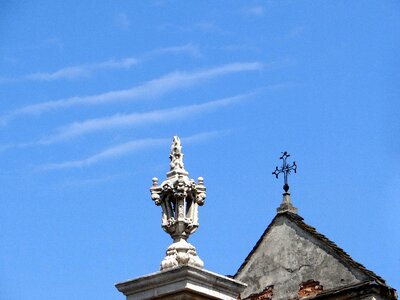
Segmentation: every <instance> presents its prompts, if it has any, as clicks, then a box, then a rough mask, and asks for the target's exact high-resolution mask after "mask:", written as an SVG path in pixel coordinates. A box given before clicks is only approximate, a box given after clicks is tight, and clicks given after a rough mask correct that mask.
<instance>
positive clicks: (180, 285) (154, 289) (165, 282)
mask: <svg viewBox="0 0 400 300" xmlns="http://www.w3.org/2000/svg"><path fill="white" fill-rule="evenodd" d="M169 158H170V164H169V165H170V170H169V172H168V173H167V178H166V179H165V180H164V181H163V182H162V183H161V184H160V185H159V184H158V179H157V178H153V185H152V187H151V188H150V192H151V199H152V200H153V201H154V203H155V204H156V205H158V206H161V208H162V217H161V226H162V228H163V229H164V231H165V232H167V233H168V234H169V235H170V236H171V238H172V240H173V242H172V244H171V245H170V246H169V247H168V248H167V251H166V256H165V258H164V259H163V260H162V262H161V267H160V271H159V272H156V273H153V274H150V275H146V276H142V277H139V278H136V279H132V280H128V281H125V282H121V283H118V284H116V287H117V289H118V290H119V291H120V292H122V293H123V294H124V295H125V296H126V299H127V300H145V299H159V300H161V299H162V300H183V299H192V300H206V299H223V300H236V299H238V296H239V295H240V293H241V292H242V291H243V290H244V289H245V288H246V284H244V283H241V282H240V281H237V280H234V279H232V278H229V277H226V276H222V275H219V274H216V273H212V272H210V271H207V270H204V269H203V266H204V263H203V261H202V260H201V259H200V258H199V257H198V255H197V252H196V249H195V247H194V246H192V245H191V244H189V243H188V242H187V239H188V238H189V236H190V235H191V234H192V233H194V232H195V231H196V230H197V228H198V227H199V222H198V207H199V205H200V206H201V205H203V204H204V201H205V198H206V188H205V186H204V180H203V178H202V177H199V178H198V180H197V183H196V182H195V181H194V180H193V179H190V178H189V173H188V172H187V171H186V170H185V167H184V164H183V153H182V146H181V142H180V139H179V137H177V136H174V138H173V141H172V145H171V154H170V156H169Z"/></svg>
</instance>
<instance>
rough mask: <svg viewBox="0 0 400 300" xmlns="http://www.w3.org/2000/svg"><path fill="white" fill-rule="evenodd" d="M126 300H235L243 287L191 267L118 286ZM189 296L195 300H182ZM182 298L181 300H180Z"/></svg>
mask: <svg viewBox="0 0 400 300" xmlns="http://www.w3.org/2000/svg"><path fill="white" fill-rule="evenodd" d="M115 286H116V288H117V289H118V290H119V291H120V292H121V293H123V294H124V295H125V296H127V300H146V299H160V300H161V299H222V300H236V299H237V298H238V296H239V295H240V293H241V292H242V291H243V290H244V289H245V288H246V284H244V283H242V282H240V281H237V280H234V279H232V278H229V277H226V276H222V275H219V274H216V273H213V272H210V271H207V270H204V269H200V268H197V267H193V266H190V265H186V266H179V267H176V268H173V269H169V270H166V271H160V272H156V273H153V274H149V275H145V276H143V277H139V278H136V279H132V280H128V281H125V282H121V283H117V284H116V285H115ZM185 294H186V295H187V294H192V295H196V297H197V298H192V297H190V298H185V297H184V295H185ZM182 297H183V298H182Z"/></svg>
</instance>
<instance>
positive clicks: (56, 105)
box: [0, 62, 263, 124]
mask: <svg viewBox="0 0 400 300" xmlns="http://www.w3.org/2000/svg"><path fill="white" fill-rule="evenodd" d="M262 68H263V64H262V63H260V62H250V63H232V64H227V65H222V66H219V67H215V68H209V69H204V70H201V71H196V72H173V73H169V74H167V75H164V76H162V77H160V78H157V79H153V80H150V81H147V82H145V83H143V84H141V85H138V86H134V87H132V88H130V89H125V90H116V91H110V92H105V93H101V94H97V95H91V96H75V97H71V98H65V99H60V100H53V101H47V102H42V103H38V104H32V105H28V106H25V107H22V108H19V109H17V110H14V111H11V112H10V113H8V114H6V115H4V116H3V117H2V118H0V121H1V123H3V124H6V123H7V122H9V121H10V120H12V119H14V118H16V117H18V116H24V115H25V116H26V115H40V114H43V113H45V112H49V111H56V110H60V109H66V108H70V107H74V106H93V105H99V104H107V103H114V102H122V101H133V100H137V99H148V98H153V97H159V96H162V95H164V94H166V93H168V92H171V91H174V90H178V89H182V88H187V87H190V86H193V85H196V84H199V83H201V82H202V81H204V80H208V79H212V78H215V77H218V76H223V75H227V74H232V73H238V72H245V71H256V70H261V69H262Z"/></svg>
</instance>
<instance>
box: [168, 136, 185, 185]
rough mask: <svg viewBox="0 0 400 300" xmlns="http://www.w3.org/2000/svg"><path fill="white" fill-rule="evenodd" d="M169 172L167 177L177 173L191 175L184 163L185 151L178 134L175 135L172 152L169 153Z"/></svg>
mask: <svg viewBox="0 0 400 300" xmlns="http://www.w3.org/2000/svg"><path fill="white" fill-rule="evenodd" d="M169 159H170V163H169V172H168V173H167V178H170V177H173V176H174V175H176V174H182V175H186V176H187V175H189V173H188V172H187V171H186V170H185V165H184V164H183V153H182V145H181V140H180V139H179V137H178V136H176V135H175V136H174V138H173V140H172V145H171V154H170V155H169Z"/></svg>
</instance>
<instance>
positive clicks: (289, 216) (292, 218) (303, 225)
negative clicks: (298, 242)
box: [232, 211, 388, 287]
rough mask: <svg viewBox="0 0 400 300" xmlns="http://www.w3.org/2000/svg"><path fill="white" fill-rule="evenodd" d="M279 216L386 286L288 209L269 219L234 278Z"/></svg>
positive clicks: (379, 278) (381, 280)
mask: <svg viewBox="0 0 400 300" xmlns="http://www.w3.org/2000/svg"><path fill="white" fill-rule="evenodd" d="M280 217H286V218H287V219H289V220H290V221H292V222H293V223H295V224H296V225H297V226H299V227H300V228H301V229H303V230H305V231H306V232H308V233H309V234H311V235H312V236H313V237H314V238H316V239H317V240H319V241H321V242H322V243H323V244H324V245H325V246H326V247H327V248H328V249H330V250H331V251H332V252H334V253H336V254H337V255H338V256H339V257H340V258H341V259H342V260H343V261H344V262H346V263H347V264H348V265H350V266H352V267H354V268H355V269H357V270H359V271H360V272H361V273H363V274H365V275H367V276H368V277H369V278H370V279H371V281H375V282H376V283H378V284H380V285H382V286H386V287H388V286H387V284H386V282H385V280H384V279H383V278H382V277H380V276H378V275H377V274H375V273H374V272H372V271H371V270H368V269H367V268H366V267H364V266H363V265H362V264H360V263H358V262H356V261H355V260H354V259H352V258H351V257H350V255H348V254H347V253H346V252H345V251H344V250H343V249H342V248H340V247H339V246H337V245H336V244H335V243H334V242H332V241H331V240H329V239H328V238H327V237H326V236H324V235H323V234H321V233H319V232H317V230H316V229H315V228H314V227H312V226H310V225H307V224H306V223H304V222H303V220H304V219H303V218H302V217H300V216H299V215H297V214H293V213H290V212H288V211H286V212H282V213H278V214H277V215H276V216H275V217H274V219H273V220H272V221H271V223H270V224H269V225H268V227H267V228H266V229H265V231H264V233H263V234H262V235H261V237H260V238H259V240H258V241H257V243H256V244H255V246H254V247H253V249H252V250H251V251H250V253H249V254H248V255H247V257H246V258H245V260H244V261H243V263H242V264H241V265H240V267H239V269H238V270H237V271H236V273H235V275H233V276H232V277H233V278H235V277H236V276H237V275H238V274H239V273H240V271H241V270H242V269H243V268H244V267H245V266H246V264H247V263H248V262H249V260H250V258H251V256H252V255H253V254H254V252H255V251H256V250H257V249H258V247H259V246H260V244H261V241H262V240H263V238H264V237H265V236H266V235H267V234H268V232H269V231H270V230H271V229H272V227H273V225H274V223H275V222H276V220H277V219H278V218H280Z"/></svg>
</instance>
